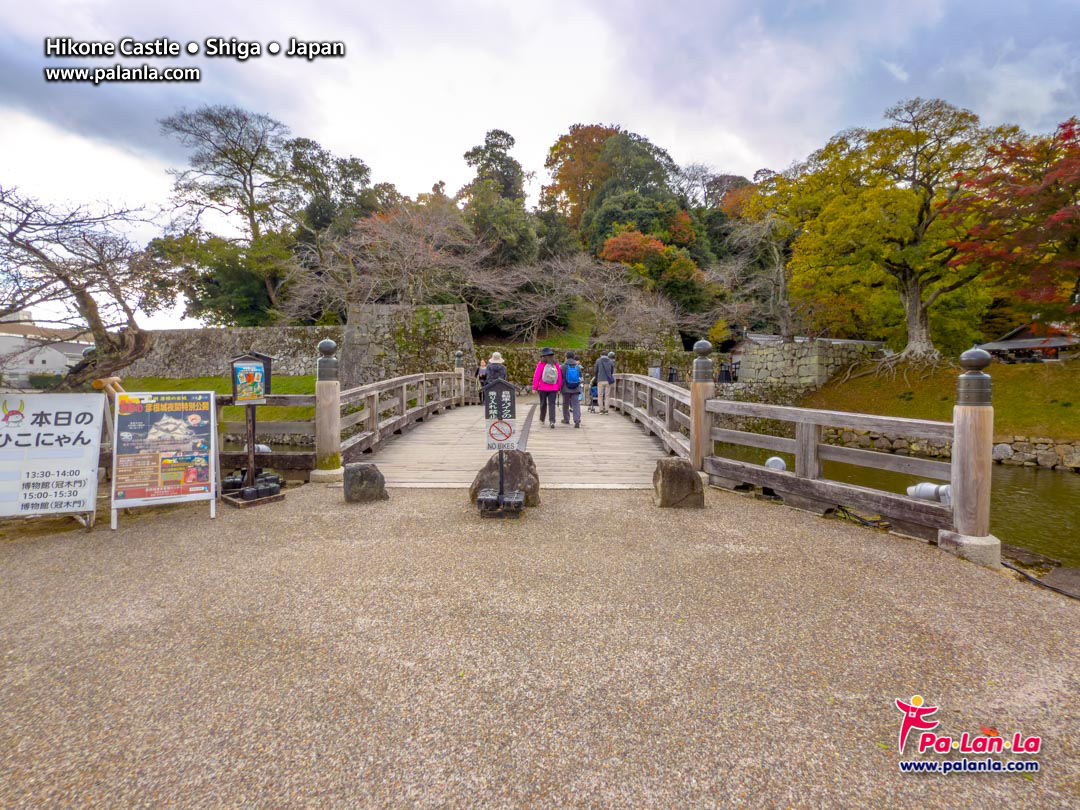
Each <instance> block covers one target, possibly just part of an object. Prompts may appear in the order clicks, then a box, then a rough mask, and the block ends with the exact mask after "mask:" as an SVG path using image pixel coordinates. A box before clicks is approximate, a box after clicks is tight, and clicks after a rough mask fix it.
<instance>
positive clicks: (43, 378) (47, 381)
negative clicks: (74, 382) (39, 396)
mask: <svg viewBox="0 0 1080 810" xmlns="http://www.w3.org/2000/svg"><path fill="white" fill-rule="evenodd" d="M28 379H29V380H30V387H31V388H37V389H38V390H42V391H43V390H46V389H48V388H53V387H55V386H57V385H59V384H60V382H61V380H63V379H64V375H63V374H48V373H45V372H42V373H41V374H30V375H28Z"/></svg>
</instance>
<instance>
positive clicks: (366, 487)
mask: <svg viewBox="0 0 1080 810" xmlns="http://www.w3.org/2000/svg"><path fill="white" fill-rule="evenodd" d="M344 480H345V485H344V489H345V501H346V502H347V503H369V502H370V501H385V500H387V499H388V498H389V497H390V495H389V494H388V493H387V491H386V479H385V478H383V474H382V472H381V471H380V470H379V468H378V467H376V466H375V465H374V464H370V463H366V462H354V463H352V464H346V465H345V477H344Z"/></svg>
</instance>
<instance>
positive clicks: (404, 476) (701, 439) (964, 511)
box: [218, 341, 999, 562]
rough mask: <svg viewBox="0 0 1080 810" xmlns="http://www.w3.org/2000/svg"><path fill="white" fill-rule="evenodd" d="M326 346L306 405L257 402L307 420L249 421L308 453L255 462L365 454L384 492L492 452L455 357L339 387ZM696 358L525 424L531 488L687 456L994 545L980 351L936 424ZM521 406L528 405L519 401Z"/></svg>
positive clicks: (949, 537)
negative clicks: (944, 487)
mask: <svg viewBox="0 0 1080 810" xmlns="http://www.w3.org/2000/svg"><path fill="white" fill-rule="evenodd" d="M335 349H336V347H335V346H334V345H333V343H332V341H324V343H323V344H320V351H322V352H323V355H324V356H323V358H321V359H320V361H319V375H318V377H319V379H318V382H317V383H316V394H315V396H310V395H304V396H269V397H267V403H266V404H267V405H307V406H310V405H315V408H316V415H315V419H314V420H312V421H309V422H300V423H298V422H270V423H265V422H264V423H260V433H262V434H265V433H266V432H269V433H270V434H271V435H273V434H274V433H284V432H294V433H307V434H308V435H314V437H315V451H314V452H299V453H280V452H274V453H269V454H258V455H257V458H256V463H257V464H259V465H260V466H266V467H272V468H275V469H278V470H282V471H286V472H288V471H289V470H290V469H291V470H294V471H303V472H304V474H305V475H307V474H310V478H311V480H313V481H314V480H324V481H325V480H334V478H335V476H337V477H340V467H341V465H342V463H346V462H350V461H358V460H361V459H367V458H371V460H373V461H376V462H377V463H378V464H379V468H380V469H381V470H382V472H383V474H384V476H385V477H386V480H387V483H388V484H389V485H390V486H392V487H393V486H396V487H433V488H451V487H461V488H465V487H468V485H469V484H470V483H471V482H472V480H473V477H474V476H475V474H476V472H477V471H478V470H479V469H480V467H481V466H483V464H484V463H485V462H486V460H487V459H488V458H489V456H490V451H488V450H487V449H486V442H485V436H484V419H483V412H482V410H481V409H480V408H478V407H466V406H467V405H469V404H473V403H478V401H479V397H478V396H477V392H476V390H475V388H474V386H473V385H472V382H471V380H467V379H466V375H465V369H464V368H463V367H462V364H461V363H462V360H461V352H458V356H457V367H456V368H455V370H454V371H434V372H428V373H423V374H411V375H406V376H402V377H396V378H393V379H389V380H383V381H380V382H375V383H370V384H367V385H362V386H359V387H356V388H352V389H348V390H346V391H341V390H340V387H339V383H338V380H337V360H336V359H335V358H334V357H333V352H334V350H335ZM695 351H696V352H697V353H698V355H699V356H698V359H697V360H695V366H694V380H693V381H692V382H691V384H690V387H689V389H687V388H684V387H681V386H679V385H675V384H673V383H669V382H664V381H661V380H657V379H654V378H651V377H646V376H642V375H635V374H618V375H616V384H615V386H614V391H613V397H612V400H611V402H610V408H611V410H612V413H609V414H606V415H602V414H592V413H587V412H586V413H584V414H583V420H582V428H581V429H580V430H579V429H574V428H573V427H572V426H570V425H564V424H561V420H557V423H556V428H555V429H554V430H551V429H549V428H548V427H547V426H546V425H540V424H539V423H538V420H537V423H536V424H534V425H532V428H531V431H529V434H530V435H529V438H528V445H527V449H528V451H529V452H530V453H532V455H533V458H534V460H535V462H536V465H537V470H538V472H539V474H540V480H541V486H542V487H545V488H556V489H558V488H568V489H573V488H596V489H604V488H607V489H626V488H649V487H651V485H652V473H653V470H654V469H655V465H656V460H657V459H658V458H661V457H663V456H665V455H667V454H673V455H677V456H681V457H683V458H687V459H689V460H690V462H691V464H692V465H693V466H694V467H695V468H696V469H698V470H700V471H702V472H703V473H705V474H707V475H708V480H709V482H710V483H711V484H713V485H715V486H719V487H724V488H730V489H747V488H752V487H760V488H767V489H768V490H770V491H772V492H774V493H775V494H777V495H778V496H779V497H781V498H782V499H783V500H784V502H785V503H787V504H788V505H791V506H795V507H798V508H801V509H806V510H811V511H816V512H819V513H824V512H827V511H830V510H832V509H835V508H838V507H849V508H852V509H860V510H863V511H867V512H870V513H873V514H876V515H882V516H884V517H885V518H886V519H887V520H888V521H889V522H890V523H891V524H892V525H893V527H894V528H896V529H898V530H900V531H902V532H903V533H906V534H911V535H914V536H917V537H922V538H924V539H927V540H929V541H932V542H938V543H939V544H945V545H952V546H954V547H955V548H954V550H958V552H959V553H962V554H963V555H964V556H969V555H974V556H973V558H974V557H981V556H982V557H985V558H986V559H987V560H989V561H990V562H995V559H996V555H997V553H998V548H999V546H998V545H997V541H996V540H994V539H993V538H992V537H990V532H989V520H990V470H991V450H992V435H993V408H991V407H990V377H989V375H987V374H985V373H983V371H982V369H983V368H985V367H986V365H987V364H988V362H989V356H988V355H985V352H978V351H976V350H973V351H972V352H966V353H965V355H964V357H962V358H961V365H964V366H965V368H967V369H968V370H967V372H966V373H965V374H963V375H961V377H960V382H959V386H958V388H959V392H960V394H959V398H958V400H957V406H956V408H955V410H954V422H934V421H928V420H921V419H899V418H894V417H887V416H876V415H871V414H855V413H843V412H837V411H823V410H815V409H809V408H792V407H785V406H778V405H766V404H760V403H750V402H737V401H731V400H724V399H720V398H718V397H716V389H715V386H714V383H713V370H712V360H711V359H710V354H711V351H712V346H711V345H710V344H709V343H708V342H707V341H700V342H699V343H698V345H697V346H696V347H695ZM228 404H231V398H230V397H227V396H221V397H218V405H219V407H220V406H223V405H228ZM522 404H523V405H526V406H527V404H528V400H527V399H526V400H524V402H523V403H522ZM529 410H530V408H528V407H519V409H518V411H519V414H520V415H521V416H522V419H520V420H519V422H520V424H519V433H520V430H521V429H522V428H524V427H525V425H524V418H525V415H526V414H527V413H528V411H529ZM620 413H621V414H623V415H624V416H626V417H628V419H624V418H621V417H620V416H619V414H620ZM560 417H561V413H560ZM747 419H751V420H757V421H758V422H759V423H763V424H764V425H766V426H772V427H774V428H775V427H776V426H777V425H780V424H782V423H786V424H788V425H793V426H794V430H793V431H792V430H790V428H788V429H783V428H781V429H779V430H775V429H774V430H773V432H771V433H762V432H757V431H756V430H755V431H749V430H745V429H740V427H741V426H742V425H741V421H740V420H747ZM635 423H636V424H637V427H635V426H634V425H635ZM825 426H830V427H838V428H844V429H866V430H875V431H880V432H886V433H891V434H896V435H900V436H907V437H915V438H928V439H943V440H947V441H951V442H952V443H953V444H952V461H951V462H942V461H933V460H928V459H920V458H915V457H911V456H900V455H893V454H889V453H880V452H875V451H872V450H862V449H854V448H848V447H837V446H833V445H829V444H825V443H823V442H822V428H823V427H825ZM792 433H793V435H792ZM784 434H786V435H784ZM717 443H720V446H721V448H722V447H724V446H725V445H731V444H734V445H741V446H745V447H751V448H758V449H763V450H767V451H771V452H774V453H782V454H790V455H791V456H794V465H793V466H794V469H791V470H788V469H784V468H780V469H777V468H776V466H771V467H767V466H764V465H761V464H755V463H749V462H746V461H738V460H733V459H730V458H725V457H724V456H723V455H722V454H718V453H717ZM371 454H375V455H374V457H372V455H371ZM221 457H222V466H225V467H227V466H230V465H232V466H239V465H242V464H243V463H245V454H242V453H222V454H221ZM823 461H837V462H843V463H845V464H852V465H859V466H865V467H871V468H877V469H883V470H892V471H896V472H903V473H909V474H913V475H916V476H919V477H920V478H928V479H934V480H938V481H948V482H950V483H951V490H952V491H951V501H946V502H939V501H936V500H923V499H917V498H912V497H909V496H908V495H906V494H903V493H897V492H887V491H883V490H878V489H872V488H869V487H863V486H856V485H853V484H850V483H842V482H840V481H835V480H829V479H827V478H826V477H825V476H824V474H823V467H822V462H823ZM972 540H977V541H979V542H978V543H976V544H975V546H977V548H975V549H974V550H973V551H972V550H970V549H968V550H959V546H963V545H964V544H965V543H966V544H968V545H970V543H969V541H972ZM984 540H985V541H986V542H983V541H984ZM983 546H985V547H986V548H985V549H984V548H983ZM984 551H985V554H984ZM987 555H988V556H987Z"/></svg>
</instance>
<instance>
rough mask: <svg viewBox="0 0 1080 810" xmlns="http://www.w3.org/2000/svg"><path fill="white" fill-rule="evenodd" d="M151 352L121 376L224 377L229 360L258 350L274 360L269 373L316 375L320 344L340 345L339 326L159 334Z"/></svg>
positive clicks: (297, 375) (209, 330) (163, 332)
mask: <svg viewBox="0 0 1080 810" xmlns="http://www.w3.org/2000/svg"><path fill="white" fill-rule="evenodd" d="M151 334H152V335H153V336H154V343H153V347H152V348H151V349H150V353H149V354H148V355H146V356H145V357H143V358H141V359H140V360H136V361H135V362H134V363H132V364H131V365H130V366H128V367H127V368H126V369H124V371H123V375H124V376H125V377H173V378H180V377H227V376H228V373H229V360H231V359H232V358H233V357H236V356H237V355H240V354H244V353H246V352H250V351H258V352H262V353H263V354H268V355H270V356H271V357H273V358H274V372H273V373H274V374H275V375H281V376H285V377H301V376H305V375H308V374H314V373H315V361H316V360H317V359H318V357H319V352H318V349H316V346H318V345H319V341H320V340H322V339H323V338H330V339H331V340H334V341H336V342H337V343H338V345H339V346H340V345H341V341H342V338H343V336H344V329H343V327H340V326H249V327H230V328H221V329H162V330H158V331H154V332H151Z"/></svg>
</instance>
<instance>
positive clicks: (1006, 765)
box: [899, 757, 1039, 774]
mask: <svg viewBox="0 0 1080 810" xmlns="http://www.w3.org/2000/svg"><path fill="white" fill-rule="evenodd" d="M899 764H900V770H901V771H902V772H903V773H919V772H924V773H941V774H947V773H1038V771H1039V763H1038V762H1033V761H1024V760H1012V761H1009V762H1001V761H1000V760H996V759H991V758H990V757H987V758H986V759H968V758H967V757H964V758H963V759H957V760H945V761H944V762H935V761H931V760H921V759H902V760H900V763H899Z"/></svg>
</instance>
